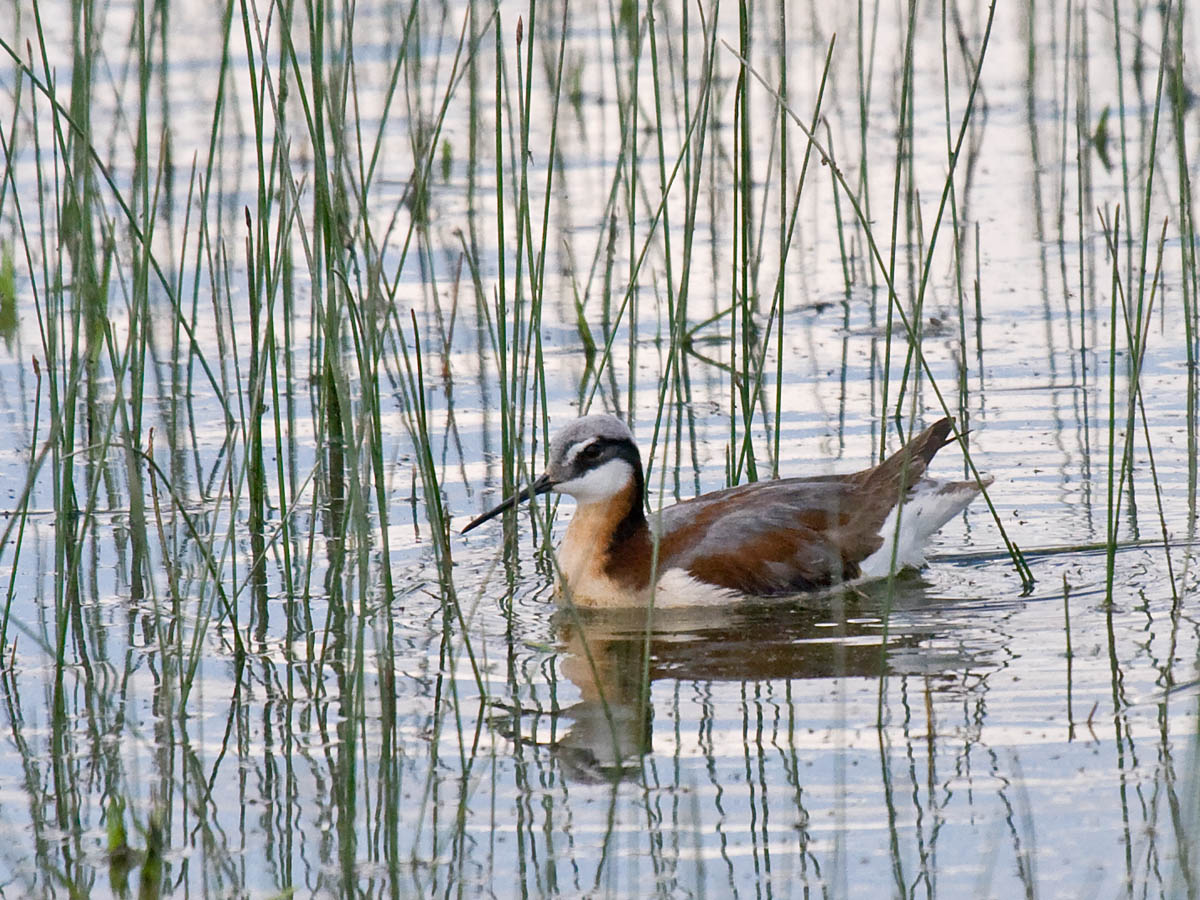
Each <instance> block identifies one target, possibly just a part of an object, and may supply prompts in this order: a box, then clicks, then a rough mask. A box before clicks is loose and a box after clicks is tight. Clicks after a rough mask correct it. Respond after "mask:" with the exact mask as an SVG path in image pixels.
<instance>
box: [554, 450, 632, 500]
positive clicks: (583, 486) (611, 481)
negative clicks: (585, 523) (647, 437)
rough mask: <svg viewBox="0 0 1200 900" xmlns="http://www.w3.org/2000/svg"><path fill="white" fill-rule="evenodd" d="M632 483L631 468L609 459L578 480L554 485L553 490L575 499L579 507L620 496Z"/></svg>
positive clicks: (619, 461) (625, 463)
mask: <svg viewBox="0 0 1200 900" xmlns="http://www.w3.org/2000/svg"><path fill="white" fill-rule="evenodd" d="M632 481H633V468H632V467H631V466H630V465H629V463H627V462H626V461H625V460H623V459H610V460H609V461H608V462H606V463H605V464H604V465H602V466H597V467H596V468H595V469H592V470H591V471H590V472H585V473H584V474H583V475H580V476H579V477H578V478H572V479H571V480H570V481H563V482H560V483H559V484H556V485H555V486H554V488H553V490H554V491H555V492H557V493H559V494H568V495H570V496H572V497H574V498H575V500H576V502H577V503H579V505H580V506H588V505H590V504H592V503H603V502H605V501H607V500H611V499H612V498H613V497H615V496H617V495H618V494H620V493H621V492H622V491H624V490H625V489H626V488H627V487H629V484H630V482H632Z"/></svg>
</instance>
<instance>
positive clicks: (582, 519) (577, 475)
mask: <svg viewBox="0 0 1200 900" xmlns="http://www.w3.org/2000/svg"><path fill="white" fill-rule="evenodd" d="M952 427H953V421H952V420H951V419H948V418H946V419H941V420H939V421H937V422H935V423H934V424H932V425H930V426H929V427H928V428H926V429H925V430H924V431H922V432H921V433H920V434H918V435H917V436H916V437H914V438H912V439H911V440H909V441H908V443H906V444H905V445H904V446H903V447H902V448H900V450H899V451H897V452H896V453H895V454H893V455H892V456H890V457H889V458H888V459H886V460H884V461H883V462H881V463H880V464H879V465H877V466H873V467H871V468H869V469H864V470H862V471H861V472H854V473H852V474H846V475H822V476H817V477H809V478H783V479H776V480H772V481H758V482H753V483H750V484H743V485H738V486H737V487H731V488H726V489H725V490H721V491H715V492H713V493H710V494H703V495H701V496H699V497H696V498H695V499H693V500H685V501H683V502H681V503H677V504H675V505H674V506H668V507H666V508H665V509H663V510H661V511H660V512H658V513H655V514H652V515H650V516H647V514H646V509H645V501H644V494H645V483H644V475H643V470H642V459H641V455H640V454H639V453H638V448H637V445H636V444H635V443H634V439H633V434H632V433H631V432H630V430H629V428H628V427H626V425H625V423H624V422H622V421H621V420H620V419H618V418H616V417H615V416H609V415H590V416H584V417H583V418H580V419H577V420H576V421H574V422H572V423H571V424H570V425H568V426H567V427H566V428H564V429H563V430H562V431H560V432H559V433H558V434H557V435H556V436H555V437H554V439H553V440H552V441H551V443H550V463H549V466H548V467H547V469H546V471H545V473H544V474H543V475H541V476H540V477H539V478H537V479H536V480H535V481H534V482H533V483H532V484H530V485H529V486H528V487H526V488H524V489H522V490H520V491H518V492H517V493H515V494H513V495H512V496H511V497H508V498H507V499H505V500H504V501H503V502H501V503H500V504H499V505H498V506H496V507H495V508H493V509H491V510H489V511H488V512H486V513H484V514H483V515H481V516H479V517H478V518H477V519H475V520H474V521H472V522H470V523H469V524H468V525H467V526H466V527H465V528H464V529H463V533H464V534H465V533H466V532H468V531H470V530H471V529H473V528H475V527H476V526H478V525H481V524H482V523H484V522H486V521H487V520H489V519H491V518H492V517H494V516H497V515H499V514H500V513H502V512H504V511H505V510H507V509H510V508H512V507H514V506H516V505H517V504H519V503H521V502H523V501H525V500H527V499H529V498H531V497H534V496H537V495H539V494H544V493H546V492H547V491H555V492H556V493H559V494H567V495H569V496H571V497H573V498H575V502H576V504H577V505H576V508H575V513H574V515H573V516H572V518H571V521H570V524H569V525H568V526H567V533H566V535H565V537H564V538H563V543H562V547H561V549H560V550H559V551H558V565H559V570H560V573H561V575H562V580H563V581H565V585H566V588H565V591H564V594H565V595H566V596H567V598H568V599H569V601H570V602H572V603H575V604H576V605H579V606H596V607H613V608H621V607H644V606H647V605H649V604H650V603H652V602H653V603H654V605H655V606H656V607H663V606H687V605H703V604H713V603H729V602H734V601H736V600H738V599H744V598H747V597H751V596H758V597H765V596H775V595H786V594H798V593H802V592H808V591H816V590H821V589H823V588H827V587H831V586H834V585H837V584H839V583H842V582H847V581H853V580H855V579H859V578H871V577H882V576H886V575H887V574H888V572H889V571H890V570H891V567H892V564H893V561H894V563H895V568H896V569H900V568H902V567H904V566H921V565H924V563H925V559H924V556H923V547H924V544H925V542H926V541H927V540H928V538H929V537H930V535H932V534H933V533H934V532H935V531H937V530H938V529H939V528H941V527H942V526H943V525H944V524H946V522H948V521H949V520H950V519H951V518H953V517H954V516H955V515H956V514H957V513H959V512H961V511H962V510H963V509H965V508H966V507H967V505H968V504H969V503H970V502H971V501H972V500H973V499H974V498H975V496H976V495H977V494H978V493H979V491H980V488H981V486H986V485H987V484H990V483H991V478H990V477H989V478H986V479H984V480H983V481H982V482H981V483H976V482H972V481H954V482H945V483H943V482H937V481H934V480H933V479H930V478H926V477H925V469H926V467H927V466H928V465H929V463H930V462H931V461H932V460H933V457H934V454H935V453H937V452H938V450H940V449H941V448H942V447H944V446H946V445H947V444H949V443H953V441H954V440H955V438H953V437H950V432H951V430H952ZM897 520H899V526H900V527H899V529H897V527H896V526H897ZM894 545H897V546H894ZM561 586H562V585H561V584H560V588H561Z"/></svg>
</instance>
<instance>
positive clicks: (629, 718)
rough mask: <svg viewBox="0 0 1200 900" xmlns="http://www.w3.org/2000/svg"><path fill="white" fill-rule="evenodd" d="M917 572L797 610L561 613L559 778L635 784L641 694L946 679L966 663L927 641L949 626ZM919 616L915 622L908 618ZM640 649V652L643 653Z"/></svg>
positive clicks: (789, 605) (649, 728)
mask: <svg viewBox="0 0 1200 900" xmlns="http://www.w3.org/2000/svg"><path fill="white" fill-rule="evenodd" d="M926 588H927V585H926V584H925V583H924V582H922V581H921V579H920V577H919V576H918V575H917V574H915V573H912V574H906V575H904V576H901V577H899V578H897V580H896V583H895V587H894V592H893V594H892V597H891V600H890V608H891V613H890V618H889V621H888V623H887V628H886V647H885V646H884V642H885V628H884V615H885V609H887V608H888V603H889V601H888V588H887V585H886V583H883V582H880V583H876V584H871V585H867V586H864V587H860V588H856V589H846V590H842V591H840V592H837V593H830V594H828V595H825V596H822V597H818V598H814V597H813V596H811V595H808V596H805V597H804V598H802V600H796V601H794V602H775V603H772V604H770V605H758V606H742V607H737V608H732V609H719V610H714V609H675V610H658V611H655V612H654V613H653V614H652V619H651V621H650V623H649V626H648V624H647V611H646V610H563V611H560V612H559V613H558V614H556V617H555V620H554V624H555V629H556V634H557V638H558V643H559V647H560V654H559V657H558V668H559V671H560V673H561V674H562V675H564V676H565V677H566V678H568V679H569V680H570V681H571V682H572V683H573V684H574V685H575V686H576V688H577V689H578V690H579V695H580V697H579V700H578V702H576V703H575V704H573V705H572V706H570V707H567V708H566V709H563V710H562V711H561V712H560V726H561V722H562V720H563V719H565V720H568V721H569V726H568V727H567V728H566V729H565V730H562V729H561V727H560V728H559V729H557V732H558V736H557V739H556V740H555V741H554V742H553V743H552V745H551V750H552V752H553V753H554V755H555V756H556V758H557V759H558V760H559V762H560V763H561V764H562V765H563V767H564V769H565V770H566V771H567V773H568V774H569V775H570V776H571V777H573V778H575V779H580V780H586V781H611V780H616V779H621V778H626V777H630V776H632V775H635V774H636V773H637V772H638V771H639V770H640V768H641V764H642V759H643V758H644V756H645V755H646V754H647V753H649V752H650V751H651V749H652V743H653V706H652V704H651V703H650V702H649V694H650V691H649V685H652V684H653V683H654V682H656V681H662V680H676V681H687V682H692V681H695V682H706V681H709V682H711V681H730V682H737V681H744V682H759V681H768V680H780V681H783V680H788V679H808V678H845V677H857V678H878V677H879V676H880V675H882V674H889V675H892V674H922V675H937V674H939V673H942V674H945V675H946V676H947V678H951V679H953V678H954V677H955V673H960V672H962V671H963V670H964V669H965V668H966V667H968V666H970V665H972V663H973V654H971V653H970V651H969V650H968V649H967V648H965V647H962V646H961V645H960V646H958V647H956V648H955V649H954V650H950V651H947V650H946V649H945V647H940V648H938V649H936V650H935V649H933V648H932V647H931V642H933V640H934V639H936V638H937V637H938V636H939V634H941V633H942V632H943V631H945V630H946V629H947V625H946V622H945V620H944V619H942V618H941V617H939V616H937V615H936V614H933V615H930V614H929V612H930V610H931V609H932V610H934V611H936V610H937V609H938V608H939V606H941V605H944V604H946V603H947V601H944V600H941V599H938V600H933V599H931V598H929V597H927V596H926ZM918 612H921V613H922V615H915V614H916V613H918ZM647 651H648V652H647Z"/></svg>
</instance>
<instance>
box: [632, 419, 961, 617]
mask: <svg viewBox="0 0 1200 900" xmlns="http://www.w3.org/2000/svg"><path fill="white" fill-rule="evenodd" d="M951 424H952V423H951V421H950V420H949V419H942V420H941V421H939V422H937V423H935V424H934V425H931V426H930V427H929V428H927V429H926V430H925V431H923V432H922V433H921V434H919V435H917V436H916V437H914V438H913V439H912V440H910V441H909V442H908V444H906V445H905V446H904V447H903V448H902V449H901V450H900V451H898V452H897V453H896V454H894V455H893V456H891V457H889V458H888V459H887V460H885V461H884V462H882V463H880V464H879V465H878V466H875V467H873V468H870V469H865V470H863V471H861V472H855V473H854V474H851V475H834V476H828V477H821V478H788V479H782V480H779V481H766V482H757V483H754V484H746V485H740V486H738V487H734V488H729V489H727V490H724V491H717V492H716V493H712V494H706V495H704V496H703V497H698V498H697V499H695V500H690V501H686V502H684V503H679V504H676V505H675V506H672V507H669V508H667V509H665V510H663V512H662V521H661V530H660V531H659V533H660V534H661V535H662V536H663V537H662V543H661V545H660V548H659V570H660V571H665V570H666V569H669V568H675V567H678V568H681V569H684V570H685V571H686V572H688V573H689V574H690V575H692V576H693V577H695V578H698V579H700V580H701V581H705V582H708V583H710V584H716V585H720V586H721V587H728V588H731V589H733V590H737V591H742V592H745V593H749V594H758V595H769V594H782V593H792V592H796V591H804V590H812V589H814V588H820V587H825V586H828V585H831V584H836V583H838V582H840V581H846V580H849V579H852V578H856V577H858V574H859V568H858V564H859V563H860V562H862V561H863V560H864V559H866V558H867V557H868V556H870V555H871V554H872V553H874V552H875V551H876V550H878V549H879V547H880V546H882V544H883V539H882V538H881V537H880V534H879V532H880V529H881V528H882V526H883V523H884V521H885V520H886V519H887V515H888V513H889V512H890V511H891V509H892V507H893V506H895V505H896V502H897V501H898V500H899V498H900V495H901V492H902V491H903V492H904V493H905V494H907V492H908V490H909V489H910V488H911V486H912V485H914V484H916V482H917V481H918V480H919V479H920V478H921V477H922V475H923V474H924V472H925V468H926V466H927V465H928V463H929V461H930V460H932V459H933V456H934V454H935V453H937V451H938V450H939V449H940V448H941V447H943V446H945V444H946V442H947V441H946V436H947V434H948V433H949V431H950V428H951ZM651 518H652V519H653V517H651Z"/></svg>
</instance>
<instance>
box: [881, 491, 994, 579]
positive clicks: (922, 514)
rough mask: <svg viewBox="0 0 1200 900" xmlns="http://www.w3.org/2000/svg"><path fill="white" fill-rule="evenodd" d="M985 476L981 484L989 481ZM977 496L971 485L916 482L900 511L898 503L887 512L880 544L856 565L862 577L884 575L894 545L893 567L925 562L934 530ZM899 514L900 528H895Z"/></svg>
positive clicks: (918, 564)
mask: <svg viewBox="0 0 1200 900" xmlns="http://www.w3.org/2000/svg"><path fill="white" fill-rule="evenodd" d="M991 480H992V479H991V478H990V477H989V478H987V479H985V481H984V484H990V483H991ZM978 495H979V488H978V487H977V486H976V485H974V484H963V483H961V482H958V483H955V484H948V485H947V484H940V483H939V482H936V481H932V480H925V481H921V482H919V483H918V484H917V485H916V486H915V487H914V488H913V493H912V495H911V496H910V497H909V498H908V502H907V503H905V504H904V507H903V512H901V511H900V510H901V507H900V506H899V505H897V506H894V507H893V508H892V511H891V512H890V513H888V517H887V519H886V520H885V521H884V523H883V527H882V528H880V529H879V536H880V537H882V538H883V546H882V547H880V548H879V549H878V550H876V551H875V552H874V553H872V554H871V555H870V556H868V557H867V558H866V559H864V560H863V561H862V563H861V564H860V565H859V569H860V571H861V572H862V576H863V577H864V578H885V577H886V576H887V575H888V568H889V565H890V564H891V562H892V558H893V557H892V552H893V546H894V547H895V560H896V566H895V569H896V570H897V571H898V570H900V569H903V568H904V567H905V566H913V567H914V568H919V567H920V566H923V565H925V544H926V542H928V540H929V538H930V537H931V536H932V535H933V533H934V532H935V531H937V530H938V529H939V528H941V527H942V526H943V525H945V524H946V523H947V522H949V521H950V520H951V519H953V518H954V517H955V516H956V515H958V514H959V513H960V512H962V511H963V510H964V509H966V508H967V507H968V506H969V505H970V503H971V501H972V500H974V499H975V498H976V497H977V496H978ZM897 516H899V519H900V528H899V532H897V529H896V519H897Z"/></svg>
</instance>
